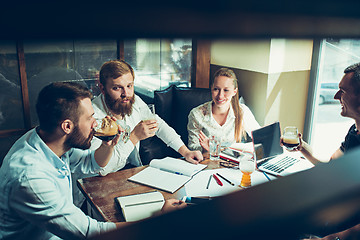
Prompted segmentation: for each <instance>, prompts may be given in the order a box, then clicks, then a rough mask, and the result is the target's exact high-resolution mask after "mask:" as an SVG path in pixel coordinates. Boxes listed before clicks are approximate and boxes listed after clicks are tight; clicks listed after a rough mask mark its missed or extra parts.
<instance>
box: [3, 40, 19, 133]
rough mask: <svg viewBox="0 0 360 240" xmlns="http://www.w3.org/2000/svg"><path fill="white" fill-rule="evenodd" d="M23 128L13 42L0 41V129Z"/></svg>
mask: <svg viewBox="0 0 360 240" xmlns="http://www.w3.org/2000/svg"><path fill="white" fill-rule="evenodd" d="M19 128H24V114H23V104H22V96H21V88H20V76H19V63H18V58H17V51H16V44H15V42H5V41H0V130H7V129H19Z"/></svg>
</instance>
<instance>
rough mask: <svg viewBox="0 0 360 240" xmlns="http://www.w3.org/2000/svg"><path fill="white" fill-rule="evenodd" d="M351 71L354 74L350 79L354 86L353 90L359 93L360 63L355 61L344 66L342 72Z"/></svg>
mask: <svg viewBox="0 0 360 240" xmlns="http://www.w3.org/2000/svg"><path fill="white" fill-rule="evenodd" d="M350 72H353V73H354V75H353V77H352V79H351V81H352V84H353V86H354V92H355V94H356V95H359V94H360V63H355V64H352V65H350V66H348V67H347V68H345V70H344V73H345V74H346V73H350Z"/></svg>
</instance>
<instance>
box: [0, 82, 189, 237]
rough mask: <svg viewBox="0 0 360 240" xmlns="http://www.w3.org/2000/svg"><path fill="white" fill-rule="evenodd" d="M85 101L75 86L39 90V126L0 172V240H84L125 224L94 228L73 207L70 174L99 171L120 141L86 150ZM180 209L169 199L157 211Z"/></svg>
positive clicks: (89, 116)
mask: <svg viewBox="0 0 360 240" xmlns="http://www.w3.org/2000/svg"><path fill="white" fill-rule="evenodd" d="M91 97H92V94H91V92H90V91H89V90H88V89H87V88H85V87H83V86H81V85H80V84H77V83H69V82H68V83H64V82H57V83H52V84H50V85H48V86H46V87H45V88H44V89H43V90H41V92H40V94H39V97H38V101H37V104H36V110H37V114H38V117H39V122H40V126H38V127H36V128H34V129H32V130H30V131H29V132H27V133H26V134H25V135H24V136H23V137H21V138H20V139H19V140H18V141H17V142H16V143H15V144H14V145H13V147H12V148H11V149H10V151H9V152H8V154H7V155H6V157H5V158H4V162H3V164H2V166H1V168H0V178H1V181H0V191H1V193H2V194H1V195H0V216H1V217H0V239H60V238H61V239H84V238H88V237H91V236H94V235H97V234H101V233H104V232H105V231H109V230H113V229H115V228H116V227H120V226H122V225H125V224H126V223H112V222H98V221H96V220H94V219H92V218H90V217H89V216H86V215H85V214H84V213H83V212H82V211H81V210H80V209H79V208H77V207H76V206H75V205H74V204H73V198H72V191H71V176H70V173H71V172H81V173H98V172H99V171H101V169H102V168H103V167H105V166H106V164H107V163H108V162H109V160H110V158H111V156H112V154H113V152H114V147H115V145H116V144H117V142H118V140H119V136H120V135H117V136H116V137H115V138H114V139H113V140H110V141H107V142H105V141H102V143H101V146H100V147H99V148H98V149H96V150H95V151H91V150H89V148H90V145H91V140H92V138H93V136H94V128H95V127H96V121H95V119H94V117H93V116H94V110H93V107H92V105H91ZM119 130H121V129H119ZM184 206H185V204H182V202H181V201H179V200H175V199H169V200H167V201H166V202H165V204H164V206H163V209H162V210H163V211H170V210H172V209H177V208H182V207H184Z"/></svg>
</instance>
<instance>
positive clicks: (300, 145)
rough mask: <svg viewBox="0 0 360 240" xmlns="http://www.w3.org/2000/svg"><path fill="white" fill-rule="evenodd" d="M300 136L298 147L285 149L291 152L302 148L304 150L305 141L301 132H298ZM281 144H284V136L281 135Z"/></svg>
mask: <svg viewBox="0 0 360 240" xmlns="http://www.w3.org/2000/svg"><path fill="white" fill-rule="evenodd" d="M298 137H299V145H298V146H297V147H296V148H294V149H292V150H289V149H288V148H286V147H285V149H286V150H287V151H289V152H297V151H301V150H302V148H303V142H304V141H303V139H302V135H301V133H298ZM280 146H281V147H283V146H284V140H283V137H282V136H281V137H280Z"/></svg>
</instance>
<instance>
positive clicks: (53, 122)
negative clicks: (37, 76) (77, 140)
mask: <svg viewBox="0 0 360 240" xmlns="http://www.w3.org/2000/svg"><path fill="white" fill-rule="evenodd" d="M84 98H90V99H91V98H92V94H91V92H90V91H89V89H87V88H86V87H84V86H82V85H80V84H78V83H75V82H54V83H50V84H49V85H47V86H45V87H44V88H43V89H42V90H41V91H40V93H39V96H38V99H37V102H36V112H37V115H38V118H39V124H40V128H41V129H42V130H44V131H46V132H49V133H52V132H53V131H54V130H55V129H56V128H57V127H58V126H59V124H60V123H61V122H62V121H64V120H65V119H70V120H71V121H73V122H74V123H75V124H77V123H78V121H79V116H80V114H81V112H80V108H79V106H80V100H82V99H84Z"/></svg>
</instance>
